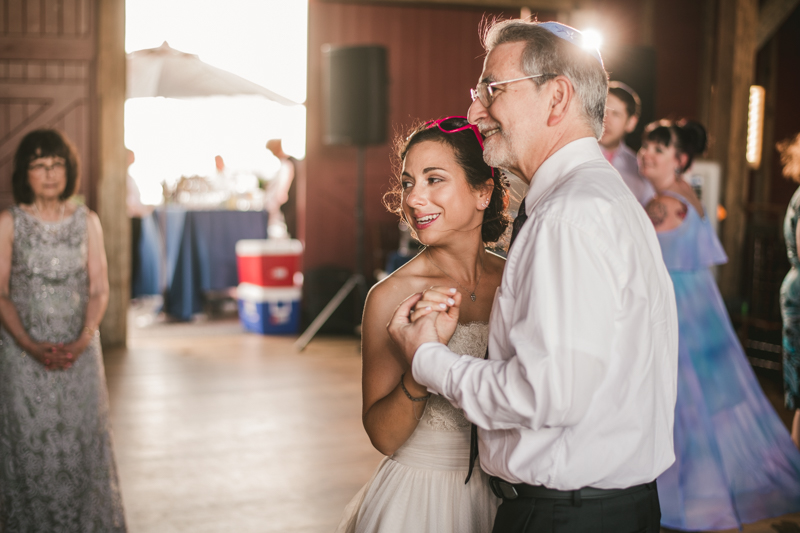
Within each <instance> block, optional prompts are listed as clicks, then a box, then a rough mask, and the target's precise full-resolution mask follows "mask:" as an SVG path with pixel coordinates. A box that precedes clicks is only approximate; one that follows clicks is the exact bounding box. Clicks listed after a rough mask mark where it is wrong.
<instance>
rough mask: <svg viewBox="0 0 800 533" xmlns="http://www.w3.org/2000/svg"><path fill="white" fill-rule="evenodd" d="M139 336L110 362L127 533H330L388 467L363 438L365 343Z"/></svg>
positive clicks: (207, 330)
mask: <svg viewBox="0 0 800 533" xmlns="http://www.w3.org/2000/svg"><path fill="white" fill-rule="evenodd" d="M292 341H293V339H291V338H281V337H262V336H258V335H251V334H244V333H242V331H241V328H240V326H239V324H238V322H236V321H235V320H234V321H222V322H208V323H201V324H191V325H184V324H168V325H158V326H151V327H149V328H146V329H141V330H134V332H133V334H132V338H131V339H130V342H129V348H128V349H127V350H125V351H122V350H120V351H113V352H109V353H106V357H105V360H106V375H107V379H108V389H109V394H110V401H111V418H112V424H113V430H114V439H115V450H116V457H117V464H118V468H119V476H120V483H121V486H122V496H123V501H124V505H125V511H126V515H127V519H128V525H129V531H130V532H131V533H171V532H193V533H202V532H224V531H231V532H237V533H247V532H259V533H262V532H315V533H316V532H332V531H333V530H334V529H335V527H336V525H337V524H338V522H339V517H340V514H341V511H342V508H343V507H344V506H345V504H346V503H347V502H348V501H349V500H350V498H351V497H352V496H353V495H354V494H355V493H356V491H357V490H358V489H359V488H360V487H361V485H363V484H364V483H365V482H366V481H367V480H368V479H369V477H370V475H371V473H372V471H373V470H374V468H375V466H376V465H377V463H378V462H379V460H380V458H381V455H380V454H379V453H378V452H377V451H375V450H374V449H373V448H372V446H371V445H370V443H369V440H368V439H367V437H366V434H365V433H364V430H363V428H362V426H361V416H360V410H361V397H360V373H361V357H360V354H359V344H358V341H357V339H355V338H346V339H336V338H331V339H318V340H314V341H313V342H312V343H311V344H310V345H309V346H308V348H307V349H306V351H305V352H303V353H300V354H298V353H296V352H295V351H294V349H293V347H292Z"/></svg>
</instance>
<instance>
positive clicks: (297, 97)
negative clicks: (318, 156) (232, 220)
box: [125, 0, 308, 204]
mask: <svg viewBox="0 0 800 533" xmlns="http://www.w3.org/2000/svg"><path fill="white" fill-rule="evenodd" d="M125 7H126V37H125V39H126V44H125V48H126V51H127V52H133V51H135V50H141V49H145V48H155V47H158V46H160V45H161V43H163V42H164V41H167V42H168V43H169V45H170V46H171V47H173V48H175V49H177V50H180V51H182V52H187V53H190V54H197V55H198V56H199V57H200V59H201V60H202V61H204V62H206V63H209V64H211V65H213V66H215V67H218V68H221V69H224V70H227V71H229V72H232V73H234V74H236V75H238V76H242V77H244V78H246V79H248V80H250V81H252V82H255V83H258V84H260V85H262V86H264V87H266V88H267V89H270V90H271V91H274V92H277V93H278V94H281V95H283V96H285V97H287V98H289V99H291V100H294V101H295V102H303V101H305V99H306V69H307V65H306V63H307V61H306V55H307V54H306V51H307V41H308V32H307V26H308V2H307V1H306V0H291V1H286V0H228V1H227V2H225V9H221V8H220V3H218V2H210V1H198V0H169V1H167V2H165V1H163V0H132V1H128V2H126V3H125ZM176 21H179V22H176ZM305 111H306V110H305V106H291V107H287V106H282V105H280V104H277V103H275V102H272V101H269V100H267V99H265V98H261V97H257V96H212V97H207V98H194V99H189V100H177V99H172V98H162V97H157V98H132V99H130V100H127V101H126V103H125V144H126V145H127V146H128V148H130V149H131V150H133V151H134V153H135V154H136V162H135V163H134V164H133V165H131V167H130V169H129V171H130V174H131V176H132V177H133V179H134V180H135V181H136V183H137V185H138V186H139V189H140V191H141V194H142V200H143V201H144V202H145V203H149V204H158V203H160V201H161V200H162V188H161V183H162V182H163V183H166V185H168V186H173V185H174V184H175V183H176V182H177V181H178V180H179V179H180V178H181V176H195V175H197V176H206V177H210V176H213V175H214V173H215V172H216V167H215V159H214V156H217V155H219V156H222V158H223V160H224V163H225V167H226V171H230V172H231V173H232V174H236V175H241V176H245V177H246V176H249V175H253V176H257V177H260V178H264V179H271V178H272V177H274V176H275V175H276V173H277V171H278V169H279V162H278V160H277V159H276V158H275V157H273V156H272V154H271V153H269V152H267V150H266V148H265V145H266V142H267V141H268V140H269V139H274V138H281V139H283V149H284V150H285V151H286V152H287V153H289V154H290V155H292V156H295V157H298V158H302V157H304V156H305V140H306V130H305Z"/></svg>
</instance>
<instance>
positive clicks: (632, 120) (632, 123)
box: [625, 115, 639, 133]
mask: <svg viewBox="0 0 800 533" xmlns="http://www.w3.org/2000/svg"><path fill="white" fill-rule="evenodd" d="M638 123H639V117H637V116H636V115H633V116H632V117H628V121H627V122H625V133H631V132H632V131H633V130H635V129H636V125H637V124H638Z"/></svg>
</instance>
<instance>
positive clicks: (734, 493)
mask: <svg viewBox="0 0 800 533" xmlns="http://www.w3.org/2000/svg"><path fill="white" fill-rule="evenodd" d="M670 196H673V197H675V198H677V199H678V200H680V201H681V202H683V203H684V204H685V205H686V206H687V207H688V213H687V215H686V219H685V220H684V222H683V224H681V225H680V226H679V227H678V228H676V229H674V230H670V231H666V232H663V233H659V234H658V240H659V242H660V244H661V251H662V253H663V255H664V262H665V263H666V265H667V269H668V270H669V273H670V277H671V278H672V283H673V285H674V286H675V299H676V302H677V305H678V326H679V355H678V400H677V405H676V407H675V433H674V440H675V456H676V460H675V463H674V464H673V465H672V466H671V467H670V468H669V469H668V470H667V471H666V472H664V473H663V474H662V475H661V476H660V477H659V478H658V495H659V499H660V503H661V513H662V515H661V523H662V524H663V525H664V526H666V527H669V528H673V529H680V530H685V531H703V530H714V529H729V528H737V527H740V525H741V524H742V523H749V522H755V521H757V520H761V519H764V518H769V517H776V516H780V515H784V514H787V513H794V512H798V511H800V451H798V450H797V448H795V446H794V444H793V443H792V440H791V438H790V437H789V432H788V431H787V430H786V427H785V426H784V425H783V422H781V420H780V419H779V418H778V415H777V413H775V410H774V409H773V408H772V405H771V404H770V402H769V400H768V399H767V397H766V396H765V395H764V393H763V391H762V390H761V387H760V385H759V383H758V381H757V380H756V376H755V373H754V372H753V369H752V368H751V366H750V363H749V362H748V360H747V358H746V356H745V354H744V351H743V349H742V347H741V345H740V344H739V340H738V338H737V336H736V333H735V332H734V330H733V326H732V324H731V321H730V318H729V317H728V313H727V311H726V309H725V305H724V304H723V302H722V297H721V296H720V293H719V289H718V288H717V284H716V282H715V280H714V277H713V275H712V273H711V271H710V270H709V267H711V266H713V265H719V264H722V263H725V262H726V261H727V257H726V255H725V252H724V251H723V249H722V245H721V244H720V242H719V240H718V239H717V236H716V234H715V233H714V230H713V228H712V227H711V225H710V224H709V222H708V221H707V219H704V218H701V217H700V215H699V214H698V213H697V211H695V209H694V207H693V206H692V205H691V203H689V202H688V201H686V200H685V199H683V198H681V197H680V196H677V195H670Z"/></svg>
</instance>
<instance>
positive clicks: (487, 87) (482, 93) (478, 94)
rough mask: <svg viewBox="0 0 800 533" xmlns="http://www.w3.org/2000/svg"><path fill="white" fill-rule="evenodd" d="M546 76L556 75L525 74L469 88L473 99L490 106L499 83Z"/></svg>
mask: <svg viewBox="0 0 800 533" xmlns="http://www.w3.org/2000/svg"><path fill="white" fill-rule="evenodd" d="M545 76H555V74H536V75H535V76H525V77H524V78H514V79H513V80H503V81H493V82H491V83H487V82H485V81H482V82H480V83H479V84H478V86H477V87H475V88H474V89H470V90H469V94H470V96H471V97H472V101H473V102H474V101H475V100H480V101H481V105H482V106H483V107H486V108H488V107H489V106H490V105H492V102H494V88H495V87H497V86H498V85H506V84H508V83H514V82H515V81H522V80H530V79H533V78H542V77H545Z"/></svg>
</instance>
